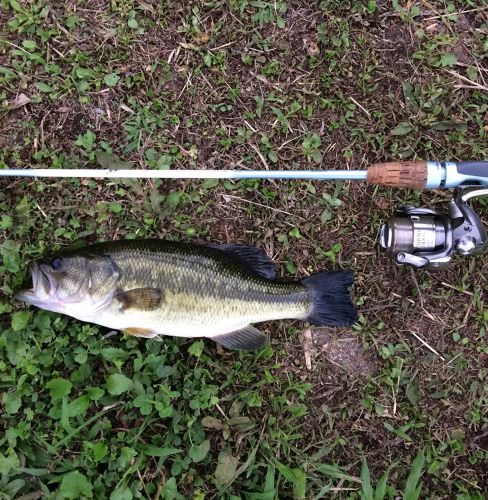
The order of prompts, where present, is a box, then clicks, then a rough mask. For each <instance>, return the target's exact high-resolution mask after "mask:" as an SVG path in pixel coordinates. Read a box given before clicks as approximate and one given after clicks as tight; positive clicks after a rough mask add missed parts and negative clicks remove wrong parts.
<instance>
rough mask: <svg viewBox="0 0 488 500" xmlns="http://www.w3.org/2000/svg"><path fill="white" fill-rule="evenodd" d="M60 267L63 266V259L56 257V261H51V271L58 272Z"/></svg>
mask: <svg viewBox="0 0 488 500" xmlns="http://www.w3.org/2000/svg"><path fill="white" fill-rule="evenodd" d="M62 265H63V259H61V258H60V257H57V258H56V259H53V260H52V261H51V267H52V269H53V271H59V270H60V269H61V266H62Z"/></svg>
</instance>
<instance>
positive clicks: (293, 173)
mask: <svg viewBox="0 0 488 500" xmlns="http://www.w3.org/2000/svg"><path fill="white" fill-rule="evenodd" d="M0 177H58V178H68V177H79V178H101V179H102V178H110V179H302V180H366V178H367V171H366V170H137V169H134V170H127V169H126V170H124V169H120V170H115V169H114V170H111V169H87V168H74V169H64V168H58V169H54V168H27V169H0Z"/></svg>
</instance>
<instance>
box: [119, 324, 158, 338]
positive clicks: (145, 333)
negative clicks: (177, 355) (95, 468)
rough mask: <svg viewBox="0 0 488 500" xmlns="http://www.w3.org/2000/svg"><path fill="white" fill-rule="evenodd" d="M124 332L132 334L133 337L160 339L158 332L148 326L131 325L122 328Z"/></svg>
mask: <svg viewBox="0 0 488 500" xmlns="http://www.w3.org/2000/svg"><path fill="white" fill-rule="evenodd" d="M124 333H128V334H129V335H133V336H134V337H142V338H145V339H152V338H156V337H158V338H157V339H156V340H161V339H160V338H159V336H158V334H157V333H156V332H155V331H153V330H151V329H150V328H140V327H138V326H133V327H129V328H125V329H124Z"/></svg>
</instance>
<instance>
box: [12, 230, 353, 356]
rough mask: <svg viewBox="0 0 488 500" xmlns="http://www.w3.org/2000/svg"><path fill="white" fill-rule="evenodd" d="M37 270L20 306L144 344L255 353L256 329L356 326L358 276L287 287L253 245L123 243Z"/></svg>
mask: <svg viewBox="0 0 488 500" xmlns="http://www.w3.org/2000/svg"><path fill="white" fill-rule="evenodd" d="M30 271H31V274H32V289H30V290H24V291H22V292H20V293H18V294H17V295H16V298H17V299H19V300H22V301H24V302H28V303H29V304H33V305H35V306H37V307H40V308H42V309H46V310H48V311H54V312H57V313H62V314H67V315H69V316H72V317H74V318H76V319H78V320H81V321H87V322H90V323H96V324H98V325H101V326H104V327H108V328H112V329H115V330H122V331H125V332H128V333H130V334H132V335H136V336H140V337H148V338H150V337H156V336H159V335H172V336H177V337H207V338H211V339H212V340H214V341H216V342H217V343H219V344H221V345H223V346H225V347H227V348H230V349H242V350H254V349H257V348H259V347H261V346H263V345H264V344H265V343H266V341H267V338H266V336H265V335H263V334H262V333H261V332H260V331H259V330H257V329H256V328H255V327H253V326H252V325H251V323H257V322H260V321H268V320H278V319H285V318H293V319H301V320H304V321H307V322H309V323H313V324H316V325H331V326H349V325H351V324H352V323H353V322H354V321H355V319H356V310H355V308H354V306H353V304H352V303H351V298H350V293H349V287H350V286H351V285H352V284H353V281H354V278H353V274H352V273H351V272H350V271H341V270H339V271H330V272H324V273H319V274H316V275H313V276H311V277H309V278H305V279H303V280H302V281H292V282H282V281H278V280H276V269H275V266H274V264H273V263H272V261H271V260H270V259H269V258H268V257H267V255H266V254H265V253H264V252H263V251H262V250H259V249H257V248H254V247H247V246H239V245H209V246H200V245H193V244H189V243H178V242H171V241H164V240H122V241H113V242H106V243H98V244H95V245H93V246H90V247H85V248H83V249H81V250H77V251H72V252H69V251H68V252H65V253H63V252H61V253H60V254H58V255H55V256H53V257H51V258H49V259H45V260H41V261H37V262H32V263H31V266H30Z"/></svg>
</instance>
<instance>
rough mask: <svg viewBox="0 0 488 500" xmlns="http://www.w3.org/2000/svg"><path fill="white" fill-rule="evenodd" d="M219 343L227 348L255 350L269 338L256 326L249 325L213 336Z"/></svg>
mask: <svg viewBox="0 0 488 500" xmlns="http://www.w3.org/2000/svg"><path fill="white" fill-rule="evenodd" d="M212 340H215V342H217V344H220V345H221V346H223V347H226V348H227V349H235V350H239V351H255V350H257V349H259V348H261V347H263V346H264V345H265V344H266V343H267V342H268V338H267V337H266V335H264V334H263V333H261V332H260V331H259V330H258V329H257V328H254V326H252V325H249V326H246V327H244V328H242V329H241V330H236V331H235V332H229V333H225V334H224V335H217V336H216V337H212Z"/></svg>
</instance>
